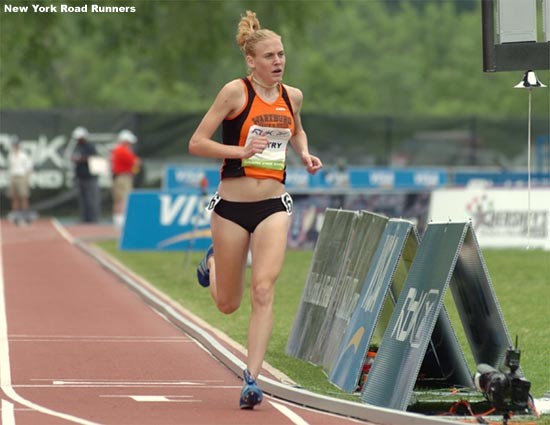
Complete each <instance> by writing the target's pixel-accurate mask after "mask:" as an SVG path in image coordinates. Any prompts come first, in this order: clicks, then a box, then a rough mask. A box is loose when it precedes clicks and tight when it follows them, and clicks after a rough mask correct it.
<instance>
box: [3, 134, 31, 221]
mask: <svg viewBox="0 0 550 425" xmlns="http://www.w3.org/2000/svg"><path fill="white" fill-rule="evenodd" d="M8 164H9V167H8V170H9V177H10V187H9V192H8V194H9V196H10V198H11V210H12V213H13V215H15V216H18V215H23V214H25V213H26V212H27V210H28V209H29V197H30V177H31V173H32V170H33V164H32V161H31V159H30V158H29V156H28V155H27V154H26V153H25V152H23V151H22V150H21V147H20V142H19V140H16V141H15V142H14V143H13V145H12V150H11V152H10V153H9V155H8Z"/></svg>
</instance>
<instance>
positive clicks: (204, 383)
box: [51, 379, 240, 388]
mask: <svg viewBox="0 0 550 425" xmlns="http://www.w3.org/2000/svg"><path fill="white" fill-rule="evenodd" d="M51 382H52V384H53V385H72V386H107V387H120V386H125V387H129V386H139V387H148V386H151V385H152V386H167V387H173V386H188V387H194V388H196V387H209V388H227V387H229V388H240V387H236V386H234V385H231V386H227V385H213V383H215V382H223V381H100V380H78V379H59V380H52V381H51Z"/></svg>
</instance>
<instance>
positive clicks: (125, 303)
mask: <svg viewBox="0 0 550 425" xmlns="http://www.w3.org/2000/svg"><path fill="white" fill-rule="evenodd" d="M84 230H85V231H86V232H90V237H93V228H92V229H91V230H90V228H89V227H86V228H85V229H84ZM0 234H1V241H2V252H1V256H2V264H3V280H2V286H3V293H4V298H5V299H4V305H1V306H0V309H4V311H3V314H4V316H5V322H6V324H5V328H6V329H5V335H0V337H2V338H1V341H2V342H1V343H0V344H2V346H3V348H2V350H3V352H6V351H7V352H8V359H9V371H8V375H9V382H8V381H6V377H5V375H6V373H3V381H2V391H3V394H2V405H1V406H2V419H3V423H6V424H7V425H9V422H6V421H8V420H10V419H9V418H8V419H4V416H6V417H8V416H13V418H14V423H17V424H22V425H26V424H29V425H30V424H32V425H41V424H48V425H49V424H58V423H59V424H66V423H89V424H92V423H98V424H135V425H141V424H143V425H149V424H154V425H160V424H212V423H216V424H222V425H223V424H258V423H262V424H277V425H278V424H293V423H299V424H302V423H303V424H307V423H311V424H313V423H315V424H346V423H357V421H354V420H350V419H347V418H342V417H337V416H334V415H328V414H325V413H320V412H316V411H312V410H308V409H301V408H298V407H296V406H293V405H291V404H286V403H282V402H280V401H278V400H274V399H271V398H269V397H266V399H265V401H264V403H262V405H261V406H260V407H259V408H258V409H255V410H254V411H242V410H240V409H239V408H238V396H239V392H240V387H241V385H242V381H241V380H240V379H239V378H238V377H237V376H235V374H234V373H233V372H231V371H230V370H229V369H227V368H226V367H225V366H223V365H221V364H220V363H219V362H218V361H217V360H216V359H214V358H213V357H212V356H210V355H209V354H208V353H206V352H205V351H204V350H203V349H202V348H201V347H200V346H199V345H198V344H197V343H196V342H195V341H194V340H192V339H190V338H189V337H187V336H186V335H185V334H183V333H182V331H181V330H180V329H177V328H176V327H174V326H173V325H171V324H170V323H168V322H167V321H166V320H164V319H163V318H162V317H161V316H159V315H158V314H157V313H155V312H154V311H153V310H152V309H151V308H150V307H149V306H147V305H146V304H145V303H144V302H143V301H142V300H141V299H140V298H139V297H138V296H137V295H136V294H135V293H133V292H132V291H130V290H129V289H128V288H127V287H125V286H124V285H121V284H120V281H119V280H118V279H117V278H116V277H115V276H114V275H113V274H112V273H110V272H108V271H107V270H105V269H104V268H102V267H100V266H99V265H98V263H97V262H96V261H95V260H93V259H92V258H91V257H90V256H88V255H86V254H85V253H84V252H82V251H81V250H79V249H78V248H76V247H75V246H74V245H73V244H71V243H70V242H69V241H67V240H66V239H65V238H63V237H62V236H61V235H60V233H59V232H58V231H57V230H56V229H55V227H54V226H53V224H52V223H51V222H49V221H39V222H37V223H35V224H34V225H32V226H28V227H15V226H10V224H9V223H7V222H2V224H1V229H0ZM0 278H1V277H0ZM2 368H3V370H4V371H5V370H6V366H4V365H3V366H2ZM270 401H271V402H273V403H274V404H275V405H274V404H272V403H271V402H270ZM280 406H284V407H283V408H280ZM287 410H288V411H287ZM288 412H291V413H290V414H288ZM285 413H286V414H285ZM301 421H303V422H301Z"/></svg>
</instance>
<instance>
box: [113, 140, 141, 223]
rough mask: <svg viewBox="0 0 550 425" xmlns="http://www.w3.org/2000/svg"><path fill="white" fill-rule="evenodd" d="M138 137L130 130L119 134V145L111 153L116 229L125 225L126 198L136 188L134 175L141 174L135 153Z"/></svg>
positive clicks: (138, 160)
mask: <svg viewBox="0 0 550 425" xmlns="http://www.w3.org/2000/svg"><path fill="white" fill-rule="evenodd" d="M136 142H137V137H136V136H135V134H134V133H132V132H131V131H130V130H122V131H121V132H120V133H119V134H118V140H117V145H116V146H115V148H114V149H113V150H112V152H111V171H112V173H113V186H112V197H113V223H114V225H115V226H116V227H119V228H120V227H122V226H123V225H124V217H125V212H126V198H127V197H128V193H129V192H130V191H131V190H132V189H133V187H134V175H135V174H137V173H138V172H139V167H140V159H139V158H138V156H137V155H136V154H135V153H134V151H133V145H134V144H135V143H136Z"/></svg>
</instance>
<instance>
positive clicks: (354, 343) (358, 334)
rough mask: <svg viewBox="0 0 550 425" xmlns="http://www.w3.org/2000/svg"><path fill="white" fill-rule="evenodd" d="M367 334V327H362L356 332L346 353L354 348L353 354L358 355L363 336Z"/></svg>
mask: <svg viewBox="0 0 550 425" xmlns="http://www.w3.org/2000/svg"><path fill="white" fill-rule="evenodd" d="M364 334H365V327H364V326H361V327H360V328H359V329H357V330H356V331H355V333H354V334H353V336H352V337H351V338H350V340H349V342H348V345H347V346H346V349H345V350H344V351H348V350H349V349H350V348H353V353H354V354H355V353H357V350H358V349H359V345H360V344H361V340H362V339H363V335H364Z"/></svg>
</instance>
